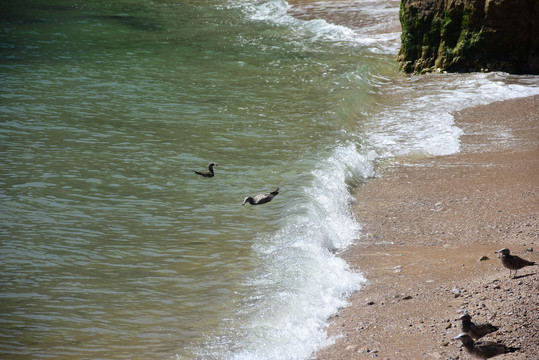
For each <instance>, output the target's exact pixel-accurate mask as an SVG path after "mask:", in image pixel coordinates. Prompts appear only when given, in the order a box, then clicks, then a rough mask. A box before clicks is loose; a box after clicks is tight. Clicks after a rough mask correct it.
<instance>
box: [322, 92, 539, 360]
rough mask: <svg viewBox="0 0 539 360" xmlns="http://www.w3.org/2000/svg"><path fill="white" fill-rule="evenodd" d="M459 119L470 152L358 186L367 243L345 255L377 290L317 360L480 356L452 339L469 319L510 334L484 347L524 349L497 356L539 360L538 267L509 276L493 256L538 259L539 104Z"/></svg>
mask: <svg viewBox="0 0 539 360" xmlns="http://www.w3.org/2000/svg"><path fill="white" fill-rule="evenodd" d="M455 115H456V123H457V125H458V126H459V127H460V128H462V129H463V130H464V132H465V135H463V136H462V138H461V141H462V149H461V152H460V153H458V154H456V155H451V156H443V157H433V158H423V159H417V158H415V159H402V161H400V164H392V165H386V166H385V168H382V169H381V170H380V176H379V178H377V179H374V180H372V181H370V182H368V183H366V184H364V185H362V186H361V187H359V188H358V189H357V192H356V194H355V197H356V199H357V200H356V203H355V205H354V212H355V215H356V218H357V219H358V221H359V222H360V223H362V225H363V230H362V237H361V239H359V241H358V243H357V245H355V246H353V247H351V248H350V249H348V250H347V251H345V252H344V253H342V254H341V256H342V257H343V258H345V259H346V260H347V261H348V263H349V264H350V265H351V267H352V268H354V269H359V271H361V272H362V273H363V274H364V275H365V276H366V278H367V279H368V283H367V284H366V285H365V286H364V287H363V288H362V290H360V291H358V292H357V293H355V294H353V295H352V296H351V297H350V298H349V303H350V306H348V307H346V308H343V309H341V311H340V312H339V313H338V315H336V316H335V317H334V318H332V319H331V321H330V325H329V328H328V332H329V334H330V336H336V337H337V339H336V341H335V344H334V345H331V346H329V347H327V348H324V349H322V350H320V351H319V352H318V353H317V354H315V355H314V356H313V357H314V358H316V359H319V360H323V359H331V360H336V359H339V360H344V359H367V358H380V359H469V358H470V356H469V355H468V354H467V353H466V351H465V350H464V349H463V348H461V347H460V342H455V341H453V340H452V338H453V337H455V336H456V335H458V334H459V332H460V327H459V326H460V324H459V322H458V321H456V319H457V317H458V316H460V315H461V314H462V313H463V312H465V311H466V312H468V313H469V314H471V315H472V319H473V320H475V321H481V322H485V321H488V322H491V323H493V324H494V325H498V326H500V330H499V331H497V332H496V333H493V334H489V335H487V336H486V337H485V338H484V339H485V340H494V341H501V342H503V343H504V344H506V345H508V346H517V347H520V348H521V349H520V351H518V352H517V353H514V354H506V355H500V356H498V357H496V359H539V266H532V267H527V268H524V269H521V270H519V272H518V275H519V276H518V277H517V278H515V279H510V278H509V270H507V269H505V268H503V267H502V266H501V262H500V260H499V259H498V258H497V254H495V253H494V252H495V251H496V250H499V249H500V248H503V247H507V248H509V249H511V251H512V253H513V254H516V255H520V256H521V257H523V258H526V259H528V260H532V261H536V262H539V221H538V216H539V212H538V210H539V96H535V97H529V98H523V99H516V100H510V101H505V102H498V103H493V104H490V105H487V106H478V107H474V108H470V109H466V110H464V111H461V112H460V113H458V114H455ZM527 249H528V251H526V250H527ZM531 249H533V251H530V250H531ZM483 257H486V259H484V260H482V261H481V260H480V259H481V258H483Z"/></svg>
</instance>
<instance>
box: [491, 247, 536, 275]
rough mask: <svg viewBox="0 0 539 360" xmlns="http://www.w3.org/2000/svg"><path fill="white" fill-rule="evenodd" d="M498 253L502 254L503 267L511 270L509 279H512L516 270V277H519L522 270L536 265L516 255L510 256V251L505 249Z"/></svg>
mask: <svg viewBox="0 0 539 360" xmlns="http://www.w3.org/2000/svg"><path fill="white" fill-rule="evenodd" d="M496 253H499V254H502V256H500V259H502V265H503V266H505V267H506V268H508V269H509V277H511V272H512V271H513V270H515V275H514V276H517V271H518V270H519V269H522V268H523V267H525V266H532V265H536V264H535V263H534V262H533V261H528V260H524V259H522V258H519V257H518V256H515V255H510V254H509V249H507V248H503V249H501V250H498V251H496Z"/></svg>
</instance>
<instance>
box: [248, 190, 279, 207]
mask: <svg viewBox="0 0 539 360" xmlns="http://www.w3.org/2000/svg"><path fill="white" fill-rule="evenodd" d="M277 194H279V188H277V189H275V191H272V192H270V193H266V194H260V195H257V196H255V197H251V196H247V197H246V198H245V199H243V204H242V205H245V204H246V203H249V204H251V205H260V204H265V203H267V202H270V201H271V200H273V198H274V197H275V196H277Z"/></svg>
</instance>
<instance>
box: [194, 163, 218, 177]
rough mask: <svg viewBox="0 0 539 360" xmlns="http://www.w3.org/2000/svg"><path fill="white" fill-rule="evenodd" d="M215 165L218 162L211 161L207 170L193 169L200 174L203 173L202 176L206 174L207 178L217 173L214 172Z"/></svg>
mask: <svg viewBox="0 0 539 360" xmlns="http://www.w3.org/2000/svg"><path fill="white" fill-rule="evenodd" d="M214 166H217V164H215V163H210V164H209V165H208V170H206V171H196V170H193V171H194V172H195V174H198V175H201V176H204V177H207V178H210V177H213V175H215V174H214V173H213V167H214Z"/></svg>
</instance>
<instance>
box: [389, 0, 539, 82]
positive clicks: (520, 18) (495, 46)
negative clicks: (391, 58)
mask: <svg viewBox="0 0 539 360" xmlns="http://www.w3.org/2000/svg"><path fill="white" fill-rule="evenodd" d="M399 16H400V21H401V25H402V37H401V40H402V45H401V49H400V52H399V57H398V61H399V66H400V68H401V70H402V71H404V72H408V73H421V72H428V71H433V70H435V69H441V70H446V71H450V72H468V71H482V70H483V71H485V70H488V71H505V72H509V73H528V74H539V20H538V19H539V0H402V1H401V6H400V14H399Z"/></svg>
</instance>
